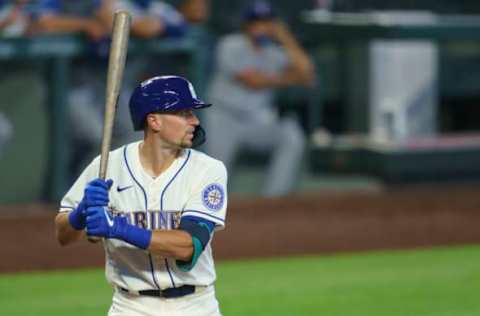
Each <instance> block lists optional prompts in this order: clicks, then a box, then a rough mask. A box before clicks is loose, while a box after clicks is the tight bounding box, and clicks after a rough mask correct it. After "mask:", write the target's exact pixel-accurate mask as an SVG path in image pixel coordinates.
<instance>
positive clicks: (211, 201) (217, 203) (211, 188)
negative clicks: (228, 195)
mask: <svg viewBox="0 0 480 316" xmlns="http://www.w3.org/2000/svg"><path fill="white" fill-rule="evenodd" d="M224 200H225V193H224V190H223V187H222V186H221V185H220V184H217V183H212V184H210V185H208V186H207V187H206V188H205V189H204V190H203V192H202V202H203V205H205V206H206V207H207V208H208V209H210V210H212V211H219V210H221V209H222V206H223V203H224Z"/></svg>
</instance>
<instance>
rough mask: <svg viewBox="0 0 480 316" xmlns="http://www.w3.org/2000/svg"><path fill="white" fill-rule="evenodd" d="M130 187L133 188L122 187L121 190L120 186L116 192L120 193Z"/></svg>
mask: <svg viewBox="0 0 480 316" xmlns="http://www.w3.org/2000/svg"><path fill="white" fill-rule="evenodd" d="M131 187H133V185H127V186H126V187H123V188H121V187H120V186H118V187H117V192H122V191H125V190H127V189H130V188H131Z"/></svg>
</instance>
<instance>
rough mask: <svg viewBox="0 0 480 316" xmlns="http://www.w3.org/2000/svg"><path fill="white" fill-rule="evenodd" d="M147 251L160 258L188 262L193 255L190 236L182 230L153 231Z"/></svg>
mask: <svg viewBox="0 0 480 316" xmlns="http://www.w3.org/2000/svg"><path fill="white" fill-rule="evenodd" d="M148 250H149V251H151V252H152V253H154V254H156V255H158V256H161V257H168V258H174V259H177V260H183V261H189V260H190V259H191V258H192V255H193V243H192V236H191V235H190V234H189V233H187V232H185V231H183V230H155V231H153V234H152V239H151V241H150V246H149V247H148Z"/></svg>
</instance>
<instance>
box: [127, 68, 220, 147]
mask: <svg viewBox="0 0 480 316" xmlns="http://www.w3.org/2000/svg"><path fill="white" fill-rule="evenodd" d="M210 105H211V104H209V103H205V102H203V101H202V100H200V99H198V98H197V95H196V93H195V89H194V88H193V85H192V84H191V83H190V81H188V80H187V79H185V78H183V77H180V76H158V77H153V78H150V79H147V80H145V81H143V82H142V83H140V85H139V86H138V87H136V88H135V90H134V91H133V93H132V96H131V97H130V102H129V107H130V115H131V118H132V123H133V129H134V130H136V131H139V130H142V129H143V127H144V124H145V119H146V117H147V115H148V114H149V113H162V112H164V113H168V112H175V111H179V110H185V109H201V108H205V107H208V106H210ZM204 141H205V132H204V131H203V129H202V128H201V127H200V126H197V128H196V129H195V133H194V139H193V143H194V146H198V145H200V144H201V143H203V142H204Z"/></svg>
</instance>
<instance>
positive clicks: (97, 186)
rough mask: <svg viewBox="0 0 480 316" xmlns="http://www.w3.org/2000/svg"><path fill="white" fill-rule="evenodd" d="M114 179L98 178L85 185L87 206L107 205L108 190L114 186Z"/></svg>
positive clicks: (84, 200)
mask: <svg viewBox="0 0 480 316" xmlns="http://www.w3.org/2000/svg"><path fill="white" fill-rule="evenodd" d="M112 184H113V180H106V181H105V180H103V179H100V178H97V179H95V180H93V181H90V182H89V183H88V184H87V186H86V187H85V191H84V194H83V200H82V201H83V203H84V204H85V208H89V207H92V206H107V205H108V202H109V197H108V191H109V190H110V188H111V187H112Z"/></svg>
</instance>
